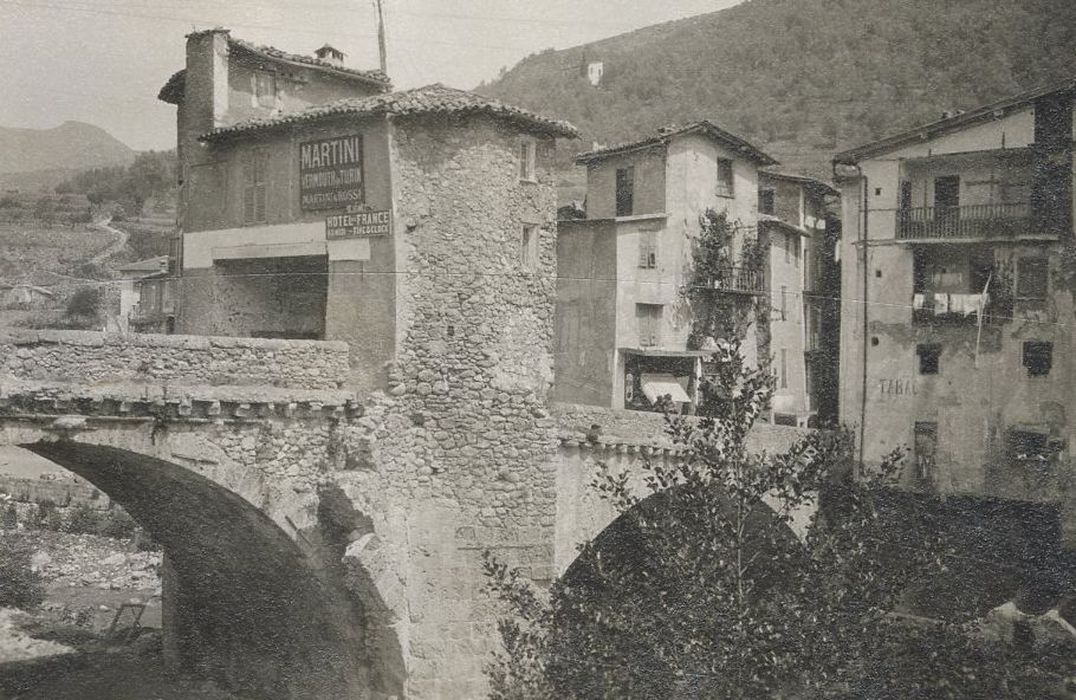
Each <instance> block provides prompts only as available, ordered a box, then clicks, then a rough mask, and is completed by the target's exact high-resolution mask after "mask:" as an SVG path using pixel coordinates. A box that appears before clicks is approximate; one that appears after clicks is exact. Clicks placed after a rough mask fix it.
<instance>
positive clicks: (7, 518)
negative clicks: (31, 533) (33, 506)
mask: <svg viewBox="0 0 1076 700" xmlns="http://www.w3.org/2000/svg"><path fill="white" fill-rule="evenodd" d="M18 526H19V511H18V510H17V509H16V508H15V504H14V503H8V504H7V508H5V509H4V529H5V530H14V529H15V528H17V527H18Z"/></svg>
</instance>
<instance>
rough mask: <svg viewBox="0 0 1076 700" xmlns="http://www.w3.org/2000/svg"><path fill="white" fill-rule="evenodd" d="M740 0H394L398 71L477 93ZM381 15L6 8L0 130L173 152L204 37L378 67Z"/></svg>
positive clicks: (138, 2) (367, 7)
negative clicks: (168, 92) (171, 95)
mask: <svg viewBox="0 0 1076 700" xmlns="http://www.w3.org/2000/svg"><path fill="white" fill-rule="evenodd" d="M738 1H739V0H662V1H655V0H531V1H530V2H527V1H524V0H383V5H384V10H385V21H386V33H387V37H388V42H387V43H388V72H389V75H390V77H391V78H392V80H393V84H394V85H395V86H396V87H397V88H401V89H407V88H411V87H417V86H420V85H426V84H429V83H435V82H441V83H445V84H446V85H451V86H453V87H459V88H464V89H471V88H474V87H476V86H477V85H478V84H479V83H480V82H482V81H483V80H490V79H492V78H494V77H496V75H497V73H498V71H499V70H500V69H501V68H502V67H508V68H510V67H512V66H513V65H515V64H516V63H517V62H518V61H519V60H520V59H522V58H524V57H526V56H528V55H530V54H532V53H536V52H538V51H541V50H543V49H547V48H551V47H552V48H557V49H561V48H567V47H570V46H576V45H579V44H583V43H587V42H590V41H594V40H596V39H601V38H604V37H607V36H613V35H616V34H621V33H623V32H627V31H631V30H633V29H638V28H640V27H644V26H647V25H650V24H656V23H659V22H664V21H668V20H672V19H678V18H682V17H689V16H692V15H697V14H702V13H705V12H713V11H715V10H720V9H723V8H725V7H729V6H731V5H734V4H737V2H738ZM376 17H377V15H376V10H375V9H374V5H373V0H226V1H224V2H211V1H209V0H0V65H3V66H4V67H5V70H3V71H0V95H3V96H4V98H3V99H2V100H0V126H6V127H23V128H34V129H47V128H51V127H55V126H58V125H59V124H62V123H63V122H65V121H68V120H74V121H82V122H88V123H90V124H94V125H97V126H100V127H102V128H104V129H105V130H106V131H108V132H109V133H111V134H112V135H113V136H115V137H116V138H118V139H120V140H121V141H123V142H124V143H126V144H127V145H129V146H131V147H132V148H134V149H136V150H147V149H164V148H172V147H174V145H175V107H173V106H172V105H167V104H164V103H163V102H159V101H158V100H157V99H156V97H157V92H158V90H159V89H160V87H161V86H162V85H163V84H164V83H165V81H166V80H167V79H168V77H169V76H170V75H171V74H172V73H174V72H175V71H176V70H178V69H180V68H182V67H183V57H184V36H185V35H186V34H187V33H189V32H190V31H192V30H194V29H206V28H210V27H216V26H223V27H227V28H229V29H231V30H232V35H233V36H237V37H240V38H243V39H247V40H249V41H253V42H254V43H257V44H270V45H272V46H276V47H278V48H280V49H283V50H285V51H290V52H292V53H303V54H310V53H312V52H313V50H314V49H315V48H317V47H319V46H321V45H322V44H324V43H326V42H328V43H330V44H332V45H333V46H336V47H337V48H339V49H341V50H342V51H344V52H345V53H347V54H348V59H347V63H348V65H350V66H352V67H356V68H374V67H377V61H378V58H377V38H376V37H377V20H376ZM2 157H3V154H0V158H2Z"/></svg>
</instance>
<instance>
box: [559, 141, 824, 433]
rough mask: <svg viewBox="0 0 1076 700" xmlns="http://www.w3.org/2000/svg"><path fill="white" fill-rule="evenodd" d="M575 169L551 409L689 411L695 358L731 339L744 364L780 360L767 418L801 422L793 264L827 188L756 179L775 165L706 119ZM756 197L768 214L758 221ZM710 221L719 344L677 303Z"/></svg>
mask: <svg viewBox="0 0 1076 700" xmlns="http://www.w3.org/2000/svg"><path fill="white" fill-rule="evenodd" d="M576 162H577V163H578V164H580V165H584V166H586V168H587V196H586V206H585V216H583V217H582V218H580V217H579V216H578V213H577V212H576V211H575V210H574V208H573V209H572V210H571V211H569V210H568V209H565V210H564V212H563V213H564V215H565V216H564V218H562V219H561V220H560V221H559V222H558V239H557V259H558V269H557V270H558V271H557V275H558V279H557V348H556V383H555V388H554V395H555V398H556V400H558V401H564V402H569V403H581V404H590V405H595V406H604V407H610V408H636V409H643V410H652V409H654V408H655V406H656V405H657V404H658V401H657V400H658V399H659V398H665V397H667V396H668V397H671V398H672V400H673V401H674V402H675V403H676V404H679V406H680V408H681V409H683V410H687V411H691V410H694V408H695V407H697V405H698V404H699V402H700V400H701V397H700V393H699V392H700V386H701V384H702V382H703V381H704V380H705V376H706V374H707V363H706V362H705V361H704V360H705V359H707V358H709V357H710V356H712V355H713V351H714V349H715V347H716V345H715V344H716V343H717V342H719V341H721V340H732V339H733V337H734V336H735V338H736V339H738V340H740V341H741V342H742V349H743V352H744V354H745V357H746V358H747V360H748V362H750V363H751V364H757V363H759V362H763V363H765V362H767V361H768V359H769V357H770V354H771V353H772V352H774V351H775V350H778V351H779V357H780V359H779V360H778V361H777V364H776V365H775V366H774V371H776V372H778V378H777V379H778V391H777V395H776V396H775V401H774V409H775V413H778V414H780V417H781V418H782V419H784V418H787V422H791V423H794V424H795V423H799V424H804V423H806V421H807V418H808V417H809V415H810V413H811V412H812V410H813V409H812V403H811V400H810V399H809V398H808V395H807V394H808V386H807V384H808V377H807V374H806V371H805V369H804V367H805V355H804V353H805V345H804V343H805V337H806V333H805V323H804V318H806V317H808V316H809V317H811V318H815V315H814V314H809V313H808V312H806V311H804V310H803V308H802V306H803V299H804V294H803V291H804V284H805V282H806V281H807V280H808V279H810V280H811V282H810V283H813V278H810V276H808V275H806V274H805V272H804V268H803V265H802V261H803V259H804V257H805V253H804V251H810V250H812V248H811V246H810V245H809V244H807V243H805V241H809V240H811V235H812V233H818V232H820V231H824V230H825V216H824V213H823V209H824V199H825V198H826V197H828V196H832V195H833V194H835V192H834V191H833V190H832V188H829V187H828V186H826V185H824V184H823V183H820V182H817V181H814V180H810V179H809V178H799V177H797V176H791V175H781V174H779V173H768V172H765V171H763V170H762V168H765V167H768V166H773V165H775V164H776V161H775V160H774V159H773V158H771V157H770V156H768V155H766V154H765V153H763V152H762V151H761V150H759V149H758V148H756V147H755V146H753V145H751V144H750V143H748V142H746V141H744V140H743V139H741V138H739V137H737V136H734V135H732V134H730V133H728V132H726V131H724V130H722V129H720V128H718V127H717V126H714V125H713V124H711V123H709V122H705V121H703V122H697V123H693V124H690V125H687V126H685V127H681V128H671V129H663V130H661V131H660V132H659V133H658V134H657V135H656V136H654V137H651V138H648V139H644V140H641V141H637V142H634V143H629V144H624V145H619V146H612V147H607V148H601V149H597V150H593V151H589V152H587V153H583V154H580V155H579V156H578V157H577V159H576ZM760 194H761V196H762V198H763V200H764V201H765V202H767V203H768V204H767V206H768V207H769V209H770V210H772V211H770V212H769V213H766V214H760V212H759V206H760V204H759V202H760V199H759V198H760ZM708 211H711V212H715V213H718V214H724V215H725V216H726V217H727V220H728V221H729V222H730V223H731V225H732V227H733V230H734V233H733V235H732V236H731V240H730V241H729V242H728V246H727V248H728V250H727V251H726V252H727V259H728V260H729V261H730V262H729V264H728V266H727V267H723V268H722V269H721V270H720V272H719V274H718V275H716V276H715V278H714V279H712V280H706V281H705V282H706V286H707V287H708V291H707V303H709V304H714V305H717V306H719V307H720V308H721V309H722V313H723V316H724V317H725V318H727V320H728V323H727V324H726V325H727V327H726V328H723V329H722V333H721V334H720V335H721V336H722V337H712V336H705V337H703V336H701V335H700V333H699V332H698V329H697V328H696V327H695V315H696V314H695V313H694V312H693V310H692V309H691V308H690V305H689V303H688V301H687V299H686V297H685V294H684V290H685V288H686V286H687V285H689V284H691V283H693V277H694V276H693V273H692V254H693V250H694V244H693V242H694V240H695V239H696V238H697V236H698V235H699V234H700V231H701V217H703V216H704V215H705V214H706V213H707V212H708ZM771 246H776V247H773V248H772V249H771ZM773 290H778V291H777V292H774V291H773ZM775 293H777V294H778V295H779V296H773V295H774V294H775ZM782 303H783V304H784V305H783V306H782ZM782 313H783V315H782ZM774 331H776V334H777V338H778V339H779V341H780V343H781V344H780V346H779V347H778V346H774V345H773V343H772V337H771V336H772V334H773V332H774Z"/></svg>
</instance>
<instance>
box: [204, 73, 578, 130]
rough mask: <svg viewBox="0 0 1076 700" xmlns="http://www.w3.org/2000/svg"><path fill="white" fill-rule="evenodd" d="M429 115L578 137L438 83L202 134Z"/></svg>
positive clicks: (554, 123) (559, 124) (562, 125)
mask: <svg viewBox="0 0 1076 700" xmlns="http://www.w3.org/2000/svg"><path fill="white" fill-rule="evenodd" d="M427 114H438V115H472V114H481V115H486V116H490V117H495V118H497V119H503V120H505V121H509V122H512V123H515V124H518V125H520V126H522V127H525V128H527V129H530V130H533V131H539V132H544V133H548V134H552V135H554V136H564V137H575V136H577V135H578V132H577V131H576V129H575V127H574V126H572V125H571V124H569V123H568V122H565V121H559V120H556V119H550V118H548V117H543V116H541V115H538V114H535V113H533V112H528V111H527V110H524V109H520V108H519V107H513V106H511V105H506V104H504V103H502V102H498V101H497V100H493V99H489V98H486V97H482V96H481V95H477V94H475V93H473V92H467V91H465V90H456V89H455V88H450V87H445V86H444V85H441V84H440V83H437V84H434V85H427V86H426V87H420V88H415V89H414V90H404V91H401V92H390V93H383V94H380V95H370V96H368V97H349V98H345V99H342V100H336V101H335V102H329V103H326V104H323V105H316V106H314V107H308V108H306V109H303V110H299V111H297V112H289V113H285V114H281V115H278V116H275V117H254V118H251V119H247V120H244V121H241V122H239V123H237V124H233V125H231V126H223V127H220V128H218V129H214V130H213V131H210V132H209V133H206V134H203V135H202V136H201V137H200V139H201V140H202V141H218V140H222V139H225V138H227V137H230V136H235V135H239V134H245V133H250V132H260V131H266V130H269V129H274V128H278V127H283V126H287V125H292V124H303V123H306V122H312V121H318V120H320V119H326V118H331V117H338V116H376V115H387V116H411V115H416V116H417V115H427Z"/></svg>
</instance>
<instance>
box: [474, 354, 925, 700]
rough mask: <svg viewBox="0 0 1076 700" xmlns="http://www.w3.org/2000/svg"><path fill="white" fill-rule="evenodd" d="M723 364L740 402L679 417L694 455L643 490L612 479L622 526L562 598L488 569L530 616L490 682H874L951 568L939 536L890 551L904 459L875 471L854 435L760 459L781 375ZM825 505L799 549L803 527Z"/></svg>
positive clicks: (694, 692) (559, 584) (517, 688)
mask: <svg viewBox="0 0 1076 700" xmlns="http://www.w3.org/2000/svg"><path fill="white" fill-rule="evenodd" d="M714 359H715V360H716V361H717V365H718V367H719V374H718V377H717V381H718V382H719V383H721V384H722V385H723V387H724V389H725V390H724V392H722V394H723V396H724V397H725V398H724V400H722V401H717V402H713V403H712V404H711V405H710V407H709V415H706V416H703V417H701V418H698V419H696V418H689V417H682V416H676V417H674V416H671V415H670V416H667V432H668V433H669V435H670V436H671V438H672V439H673V441H674V442H675V443H676V444H677V446H679V447H680V448H681V449H682V450H683V452H682V458H681V459H680V460H679V462H678V463H676V464H675V465H672V466H663V465H661V464H658V463H644V464H643V465H642V469H643V473H644V475H645V476H644V479H643V481H644V488H643V489H642V492H637V491H636V489H633V488H632V485H631V483H632V480H631V479H630V478H629V476H628V475H627V474H625V473H613V472H611V471H609V470H607V469H601V470H599V473H598V475H597V476H596V477H595V480H594V483H593V486H594V488H595V489H596V490H597V492H598V493H599V495H600V496H601V497H602V498H604V499H607V500H609V501H610V502H611V503H613V504H614V505H615V506H616V508H617V511H618V512H619V513H620V516H619V518H618V519H617V520H616V521H615V522H614V523H613V524H612V525H611V526H610V527H609V528H607V529H606V530H605V531H603V533H602V534H600V535H599V536H598V537H596V538H595V539H594V540H592V541H590V542H587V543H586V544H585V545H584V546H583V547H582V548H581V551H580V554H579V557H578V559H577V560H576V561H575V562H574V563H573V564H572V566H571V567H569V569H568V571H567V572H565V574H564V575H563V576H562V577H560V578H559V579H558V580H557V581H555V582H554V584H553V586H552V588H551V589H550V591H549V595H548V596H543V595H541V594H539V593H538V592H537V591H534V590H532V589H531V588H530V586H529V584H527V582H526V581H525V579H523V578H522V577H520V576H519V575H518V573H516V572H514V571H513V570H511V569H509V568H508V567H507V566H505V565H504V564H502V563H500V562H498V561H496V560H495V559H494V558H493V557H492V556H489V555H487V558H486V561H485V568H486V574H487V576H488V579H489V585H490V589H491V591H492V592H493V593H494V595H495V596H496V597H497V598H499V599H500V600H501V601H502V602H503V603H505V604H506V605H507V607H508V609H509V610H511V613H512V614H511V616H510V617H507V618H505V619H504V620H502V621H501V623H500V626H499V629H500V632H501V637H502V641H503V643H504V648H505V651H504V652H503V653H501V654H499V655H497V656H496V657H495V659H494V661H493V662H492V663H491V664H490V666H489V668H488V672H489V677H490V680H491V685H492V687H493V691H494V692H493V697H497V698H516V697H580V698H581V697H588V698H589V697H645V698H663V697H721V698H755V697H774V696H780V695H800V696H803V695H805V696H818V695H822V694H826V693H837V692H840V691H841V690H842V689H845V688H847V687H850V683H851V680H852V679H853V678H855V677H857V676H858V675H860V674H861V673H862V671H863V669H864V668H866V667H869V659H868V658H866V657H865V654H866V653H867V650H869V649H874V648H875V646H876V642H877V640H876V635H877V634H878V630H879V629H881V628H883V627H884V625H883V622H884V621H885V620H887V619H888V618H887V614H888V613H889V611H891V610H892V609H893V608H894V607H895V606H896V604H897V602H898V599H899V596H900V594H901V592H902V591H903V590H904V589H905V587H906V586H908V585H909V584H910V583H912V582H913V581H914V580H916V579H918V578H919V577H921V576H929V575H931V574H932V573H934V572H935V571H937V568H938V567H939V566H940V559H939V555H940V554H941V552H942V543H941V542H940V541H939V540H938V539H936V538H934V537H933V536H931V535H929V534H924V535H920V536H918V538H917V537H916V536H915V533H902V535H905V536H904V537H902V538H901V542H900V543H899V544H898V545H893V544H892V543H891V542H890V539H889V538H888V537H887V533H888V532H889V531H890V530H891V529H892V528H895V527H896V523H895V522H894V520H895V518H896V516H897V513H895V512H894V511H893V510H892V509H890V508H887V505H886V498H885V494H886V493H887V490H888V487H890V486H891V485H892V483H893V481H894V479H895V477H896V474H897V471H898V469H899V465H900V461H901V460H900V456H901V455H900V453H899V452H894V453H893V454H891V455H890V456H889V457H888V458H887V459H885V460H884V461H883V463H882V465H881V466H880V467H879V468H877V469H871V470H867V469H864V468H861V467H859V466H857V465H855V464H854V462H853V459H852V455H853V450H852V449H851V448H852V441H851V438H850V435H849V434H848V433H847V432H843V431H836V432H820V431H816V432H811V433H808V434H805V435H803V436H802V437H800V438H799V439H798V440H796V441H795V444H793V445H792V447H791V448H790V449H788V450H787V451H785V452H783V453H775V454H770V453H754V452H751V451H749V450H748V449H747V437H748V433H749V431H750V430H751V427H752V425H753V424H754V423H755V421H756V420H757V419H758V417H759V416H760V415H761V413H762V411H764V410H765V407H766V406H767V405H768V401H769V399H770V396H771V394H772V392H773V377H772V375H771V374H770V373H769V372H767V371H766V370H764V369H762V370H760V369H749V368H747V367H745V366H744V362H743V358H742V357H741V356H740V355H739V352H738V349H737V348H736V346H735V345H733V346H731V347H730V348H728V349H725V350H722V351H719V353H718V355H717V356H715V358H714ZM819 502H821V508H819V510H818V511H817V512H816V513H815V515H814V516H813V518H812V525H811V527H810V529H809V531H808V533H807V534H806V535H805V536H803V538H802V539H801V538H800V537H797V536H796V535H795V534H794V533H793V531H792V530H791V529H790V527H789V524H790V523H791V522H792V521H793V514H794V513H795V512H797V511H799V510H801V509H804V508H810V507H812V506H814V505H817V504H818V503H819ZM771 504H772V505H771ZM930 531H932V530H930V529H928V530H927V532H930ZM868 641H869V642H870V643H869V644H868Z"/></svg>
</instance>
